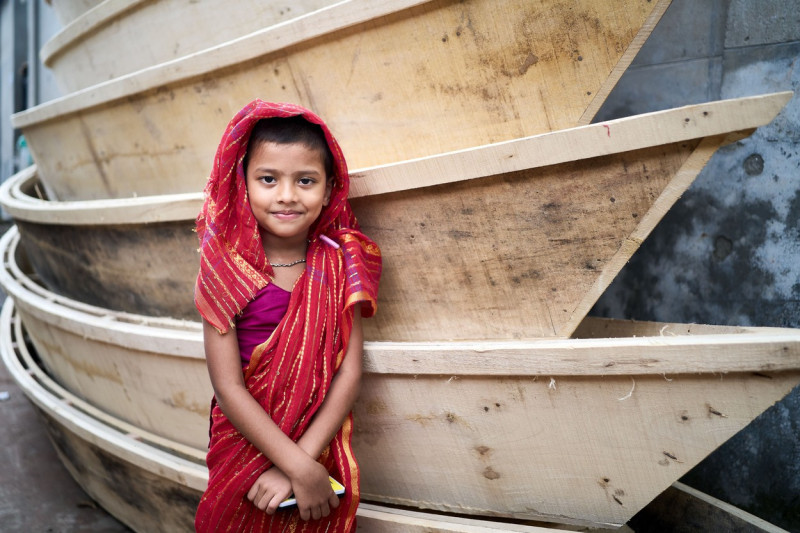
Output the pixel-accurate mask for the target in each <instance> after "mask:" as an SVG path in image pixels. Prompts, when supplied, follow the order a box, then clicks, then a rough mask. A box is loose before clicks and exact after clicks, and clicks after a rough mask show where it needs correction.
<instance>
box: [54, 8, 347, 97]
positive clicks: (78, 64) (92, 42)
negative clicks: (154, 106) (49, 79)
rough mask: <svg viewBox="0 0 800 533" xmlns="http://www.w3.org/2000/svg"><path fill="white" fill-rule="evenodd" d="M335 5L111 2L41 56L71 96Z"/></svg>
mask: <svg viewBox="0 0 800 533" xmlns="http://www.w3.org/2000/svg"><path fill="white" fill-rule="evenodd" d="M332 3H334V0H303V1H299V2H298V1H294V2H291V3H288V2H283V3H281V2H252V1H251V2H226V3H224V2H213V1H205V2H197V1H189V0H159V1H157V2H153V1H149V0H105V1H104V2H102V3H100V4H99V5H98V6H97V7H96V8H95V9H92V10H91V11H89V12H87V13H84V14H83V15H82V16H81V17H80V18H77V19H76V20H73V21H72V22H71V23H70V24H69V25H67V26H66V27H64V28H63V29H62V30H61V31H60V32H59V33H57V34H56V35H54V36H53V38H52V39H50V40H49V41H48V42H47V43H45V44H44V46H43V47H42V49H41V51H40V57H41V59H42V62H43V63H44V64H45V65H46V66H47V67H48V68H49V69H50V70H51V71H52V72H53V75H54V77H55V79H56V82H57V83H58V86H59V87H60V88H61V90H62V92H63V93H64V94H67V93H71V92H74V91H78V90H80V89H85V88H86V87H89V86H91V85H95V84H98V83H101V82H104V81H108V80H110V79H113V78H116V77H119V76H121V75H123V74H130V73H131V72H135V71H137V70H141V69H143V68H147V67H151V66H153V65H157V64H159V63H164V62H165V61H171V60H174V59H177V58H179V57H182V56H185V55H188V54H192V53H195V52H198V51H200V50H203V49H205V48H209V47H212V46H215V45H218V44H222V43H224V42H226V41H230V40H233V39H236V38H239V37H242V36H243V35H246V34H248V33H251V32H254V31H256V30H260V29H263V28H266V27H268V26H272V25H274V24H278V23H280V22H284V21H287V20H290V19H292V18H295V17H298V16H300V15H303V14H306V13H309V12H311V11H314V10H316V9H319V8H321V7H325V6H327V5H330V4H332ZM186 21H191V23H190V24H187V23H186Z"/></svg>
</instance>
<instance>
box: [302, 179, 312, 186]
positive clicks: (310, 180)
mask: <svg viewBox="0 0 800 533" xmlns="http://www.w3.org/2000/svg"><path fill="white" fill-rule="evenodd" d="M313 184H314V179H313V178H300V185H313Z"/></svg>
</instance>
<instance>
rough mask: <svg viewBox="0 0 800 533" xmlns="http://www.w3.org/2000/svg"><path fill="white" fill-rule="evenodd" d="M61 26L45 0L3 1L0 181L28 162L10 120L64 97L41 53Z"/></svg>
mask: <svg viewBox="0 0 800 533" xmlns="http://www.w3.org/2000/svg"><path fill="white" fill-rule="evenodd" d="M59 29H61V25H60V23H59V22H58V19H57V18H56V16H55V13H54V12H53V10H52V8H51V7H50V6H49V5H48V4H47V3H46V2H45V1H44V0H0V181H4V180H5V179H7V178H9V177H10V176H12V175H13V174H14V173H15V172H17V171H18V170H20V169H21V167H24V166H27V164H26V163H27V161H28V160H23V159H24V154H22V157H21V154H20V153H19V146H18V141H19V133H18V132H16V131H14V129H13V128H12V127H11V120H10V117H11V115H12V114H13V113H16V112H17V111H22V110H23V109H25V108H27V107H31V106H33V105H36V104H38V103H42V102H46V101H48V100H52V99H54V98H57V97H58V96H60V93H59V90H58V87H57V86H56V84H55V80H54V79H53V76H52V74H51V73H50V72H49V71H48V70H47V69H46V68H45V67H44V66H43V65H42V64H41V62H40V61H39V50H40V49H41V47H42V45H43V44H44V43H45V42H47V41H48V40H49V39H50V38H51V37H52V36H53V35H55V34H56V32H58V30H59Z"/></svg>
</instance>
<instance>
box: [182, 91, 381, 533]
mask: <svg viewBox="0 0 800 533" xmlns="http://www.w3.org/2000/svg"><path fill="white" fill-rule="evenodd" d="M296 115H300V116H302V117H304V118H305V119H306V120H308V121H309V122H312V123H314V124H318V125H319V126H320V127H321V128H322V131H323V133H324V134H325V138H326V140H327V142H328V146H329V147H330V150H331V153H332V154H333V159H334V167H335V176H333V177H331V176H329V177H328V178H329V179H331V178H332V179H333V189H332V191H331V196H330V201H329V203H328V205H327V206H326V207H325V208H324V209H323V211H322V213H321V214H320V218H319V219H318V220H317V222H316V223H315V224H314V225H313V226H312V227H311V229H310V235H309V245H308V252H307V257H306V260H307V263H306V269H305V271H304V273H303V274H302V275H301V276H300V278H299V279H298V281H297V283H296V284H295V286H294V289H293V290H292V295H291V298H290V301H289V307H288V309H287V311H286V315H285V316H284V318H283V319H282V320H281V322H280V324H279V325H278V327H277V328H276V329H275V331H274V333H273V334H272V335H271V336H270V338H269V340H267V342H265V343H264V344H262V345H260V346H258V347H257V348H256V349H255V350H254V351H253V354H252V357H251V359H250V364H249V366H248V367H247V369H246V372H245V384H246V386H247V388H248V390H249V391H250V394H251V395H252V396H253V397H254V398H255V399H256V401H258V402H259V404H260V405H261V406H262V407H263V408H264V410H265V411H266V412H267V413H269V414H270V416H271V417H272V419H273V420H274V421H275V423H276V424H277V425H278V426H279V427H280V428H281V429H282V430H283V432H284V433H286V434H287V435H288V436H289V437H290V438H291V439H292V440H294V441H297V440H298V439H299V438H300V437H301V436H302V435H303V433H304V432H305V430H306V428H307V427H308V425H309V424H310V422H311V420H312V418H313V416H314V414H315V413H316V412H317V410H318V409H319V407H320V406H321V404H322V401H323V400H324V398H325V396H326V394H327V392H328V389H329V387H330V384H331V381H332V379H333V376H334V375H335V374H336V372H337V371H338V369H339V366H340V365H341V363H342V360H343V359H344V356H345V354H346V353H347V341H348V340H349V338H350V331H351V328H352V323H353V306H354V305H355V304H356V303H358V302H361V303H362V304H363V305H362V314H364V315H365V316H370V315H372V314H373V313H374V312H375V309H376V297H377V290H378V280H379V277H380V271H381V258H380V251H379V250H378V247H377V246H376V245H375V243H374V242H372V241H371V240H369V239H368V238H367V237H366V236H364V235H363V234H362V233H361V232H360V231H359V230H358V225H357V223H356V220H355V217H354V216H353V213H352V211H351V209H350V205H349V203H348V201H347V191H348V185H349V176H348V173H347V166H346V164H345V161H344V157H343V156H342V152H341V149H340V148H339V145H338V144H337V142H336V140H335V139H334V138H333V137H332V136H331V133H330V131H329V130H328V128H327V127H326V126H325V124H324V123H323V122H322V120H321V119H320V118H319V117H317V116H316V115H314V114H313V113H311V112H310V111H308V110H306V109H303V108H301V107H298V106H295V105H291V104H270V103H266V102H262V101H260V100H256V101H254V102H251V103H250V104H248V105H247V106H246V107H245V108H244V109H242V110H241V111H240V112H239V113H238V114H237V115H236V116H235V117H234V118H233V120H232V121H231V122H230V124H229V125H228V128H227V129H226V131H225V135H224V136H223V137H222V141H221V142H220V145H219V148H218V149H217V155H216V158H215V160H214V168H213V170H212V172H211V176H210V178H209V181H208V185H207V186H206V189H205V192H206V200H205V204H204V205H203V210H202V212H201V213H200V216H199V217H198V219H197V233H198V236H199V238H200V273H199V275H198V277H197V285H196V287H195V303H196V305H197V308H198V310H199V311H200V313H201V314H202V316H203V318H205V319H206V320H207V321H208V322H210V323H211V324H212V325H214V326H215V327H216V328H217V329H218V330H220V331H226V330H227V329H228V328H229V327H230V326H231V324H232V322H233V319H234V316H235V315H236V314H237V313H239V312H240V311H241V309H242V308H244V306H245V305H246V304H247V303H248V302H249V301H250V300H251V299H252V298H253V297H254V296H255V294H256V292H257V291H258V290H259V289H260V288H261V287H263V286H265V285H266V284H267V283H269V280H270V279H271V277H272V274H273V273H272V268H271V267H270V265H269V261H268V259H267V257H266V255H265V253H264V249H263V246H262V243H261V237H260V234H259V230H258V223H257V222H256V220H255V217H254V215H253V213H252V211H251V209H250V204H249V201H248V198H247V190H246V186H245V179H244V168H243V164H242V163H243V159H244V156H245V154H246V152H247V143H248V139H249V138H250V133H251V131H252V129H253V126H254V125H255V123H256V122H258V121H259V120H261V119H264V118H273V117H290V116H296ZM323 235H324V236H325V239H322V238H320V237H321V236H323ZM326 239H327V240H332V241H334V242H335V243H338V245H339V248H337V247H335V246H333V245H331V244H329V243H327V242H325V241H326ZM211 416H212V424H211V442H210V445H209V452H208V457H207V463H208V467H209V484H208V488H207V490H206V492H205V493H204V495H203V498H202V500H201V502H200V506H199V507H198V510H197V516H196V522H195V527H196V528H197V530H198V531H222V530H226V531H227V530H231V529H232V530H245V529H246V530H248V531H273V530H274V531H283V530H284V528H285V526H286V525H287V524H288V523H296V521H297V520H298V517H297V516H296V515H297V513H296V512H294V513H292V512H288V511H286V512H280V513H276V514H275V515H272V516H269V515H267V514H266V513H264V512H262V511H259V510H258V509H256V508H255V507H254V506H253V505H252V504H251V503H250V502H249V501H248V500H247V499H246V494H247V492H248V491H249V489H250V487H251V486H252V484H253V483H254V482H255V480H256V479H257V478H258V476H259V475H260V474H261V473H262V472H264V471H265V470H266V469H267V468H269V467H270V466H271V463H270V461H269V459H268V458H267V457H265V456H264V455H263V454H262V453H261V452H260V451H259V450H258V449H256V448H255V446H253V445H252V444H251V443H250V442H248V441H247V439H245V438H244V437H243V436H242V435H241V434H240V433H239V432H238V430H237V429H236V428H235V427H234V426H233V424H231V423H230V421H229V420H228V419H227V418H226V417H225V415H224V414H223V413H222V411H221V410H220V409H219V406H216V405H215V406H214V407H213V408H212V413H211ZM351 431H352V417H348V419H347V420H346V421H345V423H344V425H343V426H342V428H341V429H340V430H339V432H338V433H337V434H336V436H335V437H334V439H333V441H331V443H330V445H329V447H328V448H327V449H326V450H325V452H323V455H322V457H321V458H320V459H319V460H320V462H321V463H322V464H323V465H324V466H325V467H326V468H327V469H328V471H329V472H330V473H331V474H332V475H333V476H334V477H335V478H336V479H338V480H340V481H341V482H342V483H343V484H344V485H345V487H346V488H347V494H346V495H345V497H344V498H343V499H342V501H341V504H340V505H339V507H338V508H337V509H336V510H335V511H333V512H332V513H331V515H330V516H329V517H327V518H326V519H323V520H320V521H317V522H316V524H317V525H318V526H319V528H320V530H323V531H350V530H352V529H353V527H354V524H355V511H356V508H357V506H358V499H359V487H358V477H359V476H358V465H357V463H356V461H355V457H354V456H353V452H352V449H351V447H350V436H351ZM308 527H311V526H308ZM314 527H316V526H314ZM326 528H327V529H326ZM316 530H317V529H314V528H313V527H312V528H311V529H308V531H316ZM303 531H306V529H304V530H303Z"/></svg>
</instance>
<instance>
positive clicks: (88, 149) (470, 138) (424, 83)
mask: <svg viewBox="0 0 800 533" xmlns="http://www.w3.org/2000/svg"><path fill="white" fill-rule="evenodd" d="M416 4H417V3H415V2H410V1H407V2H405V3H402V6H405V8H402V9H401V8H400V6H401V3H400V2H399V1H398V0H393V1H391V2H390V1H389V0H384V1H382V2H364V3H363V4H362V3H360V0H359V1H356V0H352V1H351V2H347V3H341V4H337V5H335V6H332V7H331V8H329V9H327V10H320V11H317V12H314V13H312V14H309V15H308V16H306V17H300V18H298V19H295V20H293V21H292V22H291V24H283V25H278V26H274V27H272V28H270V29H266V30H264V31H262V32H257V33H254V34H251V35H249V36H247V37H246V38H242V39H238V40H235V41H233V42H230V43H227V44H226V45H222V46H218V47H214V48H211V49H208V50H205V51H203V52H200V53H197V54H193V55H190V56H188V57H186V58H184V59H181V60H176V61H171V62H168V63H165V64H162V65H161V66H158V67H151V68H148V69H144V70H141V71H138V72H137V73H134V74H131V75H126V76H123V77H121V78H117V79H115V80H113V81H110V82H106V83H103V84H100V85H97V86H94V87H92V88H89V89H85V90H82V91H79V92H77V93H74V94H72V95H70V96H67V97H64V98H62V99H59V100H55V101H53V102H50V103H47V104H43V105H41V106H38V107H37V108H34V109H31V110H28V111H25V112H23V113H20V114H17V115H15V118H14V121H15V124H16V125H17V127H20V128H22V129H23V131H24V133H25V136H26V139H27V140H28V144H29V146H30V148H31V150H32V153H33V155H34V159H35V160H36V162H37V164H38V166H39V171H40V173H41V177H42V179H43V180H44V182H45V183H46V185H47V186H48V187H49V188H48V194H49V196H50V197H51V198H54V199H61V200H75V199H96V198H114V197H127V196H137V195H138V196H144V195H151V194H165V193H180V192H191V191H199V190H201V189H202V186H203V183H204V181H205V178H206V176H207V175H208V165H209V164H210V162H211V161H212V159H213V154H214V151H215V149H216V144H217V142H218V139H219V136H220V132H222V131H223V130H224V127H225V125H226V124H227V122H228V120H229V118H230V117H231V116H233V114H234V113H235V112H236V111H238V110H239V109H240V108H241V107H242V106H243V105H244V104H245V103H247V102H249V101H250V100H252V99H253V97H254V95H259V96H261V97H263V98H265V99H270V100H280V101H289V102H295V103H298V104H301V105H305V106H306V107H310V108H313V109H314V110H316V111H317V112H318V113H319V114H320V115H321V116H324V117H325V118H326V120H327V121H328V124H329V125H330V126H331V128H332V130H333V131H334V132H335V134H336V136H337V138H338V139H339V141H340V142H341V144H342V146H343V149H344V151H345V153H346V154H347V157H348V162H349V164H350V166H351V168H364V167H372V166H376V165H382V164H386V163H391V162H397V161H403V160H408V159H413V158H418V157H425V156H429V155H433V154H438V153H444V152H449V151H453V150H460V149H466V148H470V147H475V146H481V145H486V144H491V143H496V142H501V141H506V140H510V139H515V138H522V137H526V136H531V135H536V134H540V133H543V132H548V131H553V130H558V129H563V128H568V127H573V126H575V125H576V124H577V123H578V121H579V119H580V118H581V116H582V115H583V114H584V112H585V110H586V108H587V106H588V105H589V104H590V103H592V99H593V95H594V94H595V93H596V92H597V90H598V89H599V88H600V87H602V86H603V84H604V83H605V82H606V80H607V78H608V76H609V73H610V72H611V70H612V69H613V68H614V66H615V65H616V64H617V63H618V62H619V60H620V57H621V56H622V55H623V54H624V51H625V49H626V48H627V47H628V44H629V43H630V41H631V40H633V38H634V37H635V36H636V35H637V33H638V32H639V30H640V28H641V26H642V25H643V24H644V22H645V21H646V20H647V17H648V16H650V13H652V12H653V10H654V6H655V4H656V3H655V2H647V1H645V0H625V2H623V3H614V4H606V3H597V2H592V1H590V0H578V2H577V3H569V5H565V4H563V3H561V2H560V0H537V1H536V2H527V1H523V0H513V1H512V0H509V2H507V3H506V9H503V10H498V9H496V8H495V4H494V3H493V2H489V1H488V0H470V1H468V2H463V3H457V2H449V1H445V0H437V1H432V2H426V3H421V4H419V5H416ZM412 5H413V7H409V6H412ZM467 21H469V23H467ZM320 32H322V33H323V34H324V35H322V36H320ZM325 32H327V33H325ZM309 39H310V40H309ZM575 50H578V52H575ZM321 80H324V83H321ZM587 93H589V94H587ZM198 109H205V110H207V111H208V112H204V113H198V112H197V110H198ZM123 132H124V133H123ZM387 139H390V141H387ZM165 176H169V178H170V179H169V180H165V179H164V177H165Z"/></svg>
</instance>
